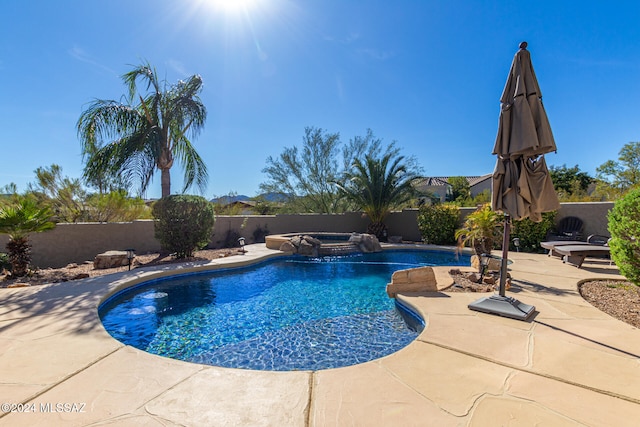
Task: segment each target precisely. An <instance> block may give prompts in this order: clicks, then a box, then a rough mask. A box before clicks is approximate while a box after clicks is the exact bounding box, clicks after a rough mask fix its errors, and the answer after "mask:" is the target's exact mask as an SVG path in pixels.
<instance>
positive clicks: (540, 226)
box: [509, 211, 557, 253]
mask: <svg viewBox="0 0 640 427" xmlns="http://www.w3.org/2000/svg"><path fill="white" fill-rule="evenodd" d="M556 213H557V212H555V211H554V212H545V213H543V214H542V221H540V222H533V221H531V220H530V219H529V218H525V219H523V220H520V221H513V227H512V229H511V242H510V243H509V246H510V248H511V250H515V249H516V247H515V246H514V245H513V239H515V238H518V239H520V250H521V251H523V252H533V253H543V252H544V248H542V247H541V246H540V242H544V241H545V240H546V238H547V233H549V231H550V230H552V229H553V227H554V224H555V219H556Z"/></svg>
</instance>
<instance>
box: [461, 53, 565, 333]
mask: <svg viewBox="0 0 640 427" xmlns="http://www.w3.org/2000/svg"><path fill="white" fill-rule="evenodd" d="M526 48H527V43H526V42H522V43H521V44H520V50H519V51H518V52H517V53H516V55H515V57H514V58H513V62H512V64H511V69H510V70H509V76H508V78H507V83H506V84H505V87H504V91H503V92H502V97H501V98H500V104H501V110H500V120H499V123H498V135H497V137H496V142H495V145H494V147H493V154H496V155H497V156H498V159H497V162H496V168H495V170H494V173H493V182H492V196H491V205H492V208H493V209H494V210H496V211H502V212H503V213H504V214H505V222H504V234H503V241H502V265H501V269H500V290H499V295H494V296H491V297H488V298H482V299H480V300H478V301H475V302H473V303H471V304H469V308H470V309H472V310H477V311H482V312H485V313H492V314H499V315H501V316H506V317H511V318H515V319H520V320H526V319H528V318H529V316H530V315H531V314H533V312H534V310H535V307H533V306H531V305H527V304H523V303H521V302H520V301H518V300H516V299H514V298H511V297H507V296H506V295H505V283H506V279H507V261H508V260H507V258H508V254H509V234H510V221H511V219H516V220H520V219H524V218H530V219H531V220H532V221H534V222H539V221H541V220H542V213H543V212H550V211H554V210H557V209H558V208H559V207H560V203H559V202H558V197H557V195H556V192H555V190H554V188H553V183H552V182H551V177H550V176H549V170H548V169H547V164H546V162H545V160H544V154H546V153H549V152H552V151H555V150H556V143H555V140H554V139H553V134H552V132H551V126H550V125H549V120H548V118H547V114H546V112H545V110H544V106H543V105H542V92H541V91H540V86H538V79H537V78H536V75H535V72H534V71H533V66H532V64H531V56H530V54H529V51H527V49H526Z"/></svg>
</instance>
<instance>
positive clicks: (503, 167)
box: [491, 42, 560, 222]
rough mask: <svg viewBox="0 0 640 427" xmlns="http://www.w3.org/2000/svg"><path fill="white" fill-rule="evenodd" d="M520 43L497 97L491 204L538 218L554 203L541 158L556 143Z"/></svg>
mask: <svg viewBox="0 0 640 427" xmlns="http://www.w3.org/2000/svg"><path fill="white" fill-rule="evenodd" d="M526 47H527V43H526V42H522V43H521V44H520V50H519V51H518V52H517V53H516V55H515V57H514V58H513V62H512V64H511V69H510V70H509V76H508V78H507V83H506V84H505V87H504V91H503V92H502V97H501V98H500V103H501V111H500V120H499V124H498V135H497V137H496V142H495V145H494V147H493V154H496V155H497V156H498V160H497V163H496V168H495V170H494V173H493V183H492V184H493V191H492V200H491V202H492V203H491V205H492V208H493V209H494V210H496V211H502V212H504V213H505V214H507V215H510V216H511V218H513V219H516V220H519V219H524V218H531V220H533V221H535V222H539V221H541V220H542V215H541V214H542V212H549V211H554V210H557V209H558V208H559V207H560V203H559V202H558V197H557V195H556V192H555V190H554V188H553V183H552V182H551V178H550V176H549V170H548V169H547V165H546V162H545V160H544V154H545V153H549V152H552V151H555V150H556V143H555V140H554V139H553V134H552V132H551V126H550V125H549V119H548V118H547V113H546V112H545V110H544V106H543V105H542V92H541V91H540V86H538V79H537V78H536V74H535V72H534V71H533V66H532V64H531V55H530V54H529V51H527V49H526Z"/></svg>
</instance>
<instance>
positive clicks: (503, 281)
mask: <svg viewBox="0 0 640 427" xmlns="http://www.w3.org/2000/svg"><path fill="white" fill-rule="evenodd" d="M510 234H511V217H510V216H509V215H507V214H505V216H504V233H502V263H501V264H500V289H499V293H500V296H501V297H504V296H505V294H506V288H507V286H506V285H507V263H508V262H509V236H510Z"/></svg>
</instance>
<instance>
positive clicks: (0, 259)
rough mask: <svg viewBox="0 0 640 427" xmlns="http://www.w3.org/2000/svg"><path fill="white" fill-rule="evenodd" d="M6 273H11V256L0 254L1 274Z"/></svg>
mask: <svg viewBox="0 0 640 427" xmlns="http://www.w3.org/2000/svg"><path fill="white" fill-rule="evenodd" d="M4 271H11V261H10V260H9V254H5V253H4V252H0V274H2V273H3V272H4Z"/></svg>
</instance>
